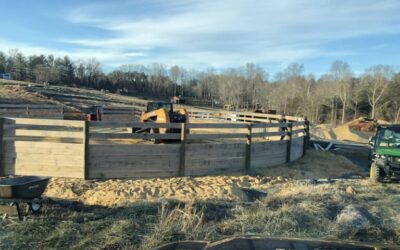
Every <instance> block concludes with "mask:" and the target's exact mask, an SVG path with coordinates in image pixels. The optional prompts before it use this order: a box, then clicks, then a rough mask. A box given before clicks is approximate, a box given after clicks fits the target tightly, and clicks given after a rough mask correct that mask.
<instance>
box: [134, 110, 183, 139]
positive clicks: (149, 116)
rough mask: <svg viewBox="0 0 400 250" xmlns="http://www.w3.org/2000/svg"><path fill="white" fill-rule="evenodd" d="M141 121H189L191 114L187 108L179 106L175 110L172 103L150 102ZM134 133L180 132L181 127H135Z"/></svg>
mask: <svg viewBox="0 0 400 250" xmlns="http://www.w3.org/2000/svg"><path fill="white" fill-rule="evenodd" d="M140 122H143V123H146V122H154V123H188V122H189V116H188V113H187V112H186V109H184V108H179V109H178V111H174V109H173V105H172V103H168V102H149V103H147V108H146V111H145V112H142V114H141V116H140ZM132 132H133V133H159V134H165V133H180V132H181V129H180V128H154V129H153V128H145V127H144V128H133V130H132Z"/></svg>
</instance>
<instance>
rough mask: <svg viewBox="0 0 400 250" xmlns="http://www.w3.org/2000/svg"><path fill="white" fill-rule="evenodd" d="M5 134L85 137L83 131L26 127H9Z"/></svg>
mask: <svg viewBox="0 0 400 250" xmlns="http://www.w3.org/2000/svg"><path fill="white" fill-rule="evenodd" d="M4 136H8V137H10V136H11V137H12V136H34V137H54V138H59V137H60V138H83V134H82V132H70V131H46V130H26V129H7V130H6V131H5V133H4Z"/></svg>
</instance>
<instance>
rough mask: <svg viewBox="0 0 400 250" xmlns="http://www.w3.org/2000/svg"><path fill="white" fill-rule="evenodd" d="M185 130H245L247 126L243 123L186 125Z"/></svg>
mask: <svg viewBox="0 0 400 250" xmlns="http://www.w3.org/2000/svg"><path fill="white" fill-rule="evenodd" d="M186 126H187V128H227V129H229V128H231V129H239V128H247V124H244V123H188V124H186Z"/></svg>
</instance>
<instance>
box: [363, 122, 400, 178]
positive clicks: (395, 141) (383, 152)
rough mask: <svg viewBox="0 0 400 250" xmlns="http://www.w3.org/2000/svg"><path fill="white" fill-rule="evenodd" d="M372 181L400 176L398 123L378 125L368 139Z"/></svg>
mask: <svg viewBox="0 0 400 250" xmlns="http://www.w3.org/2000/svg"><path fill="white" fill-rule="evenodd" d="M370 145H371V146H372V147H371V168H370V179H371V181H373V182H380V181H384V180H393V179H397V180H398V179H399V178H400V124H397V125H378V126H377V130H376V133H375V135H374V136H373V137H371V139H370Z"/></svg>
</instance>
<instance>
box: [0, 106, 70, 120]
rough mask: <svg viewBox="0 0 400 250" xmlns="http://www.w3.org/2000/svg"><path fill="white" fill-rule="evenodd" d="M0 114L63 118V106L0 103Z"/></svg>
mask: <svg viewBox="0 0 400 250" xmlns="http://www.w3.org/2000/svg"><path fill="white" fill-rule="evenodd" d="M0 116H4V117H19V118H47V119H63V116H64V108H63V106H62V105H53V104H0Z"/></svg>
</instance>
